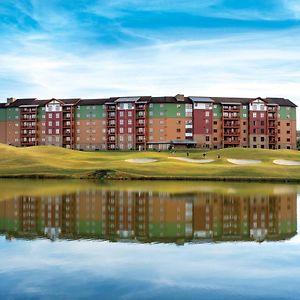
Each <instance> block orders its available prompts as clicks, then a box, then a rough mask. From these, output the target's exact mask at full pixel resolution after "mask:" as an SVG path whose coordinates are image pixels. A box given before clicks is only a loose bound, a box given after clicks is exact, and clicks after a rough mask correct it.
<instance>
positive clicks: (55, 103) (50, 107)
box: [45, 98, 64, 112]
mask: <svg viewBox="0 0 300 300" xmlns="http://www.w3.org/2000/svg"><path fill="white" fill-rule="evenodd" d="M63 104H64V103H63V102H62V101H60V100H57V99H54V98H53V99H51V100H49V102H47V103H46V105H45V110H46V112H60V111H62V106H63Z"/></svg>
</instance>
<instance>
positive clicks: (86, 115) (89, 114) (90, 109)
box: [75, 105, 106, 120]
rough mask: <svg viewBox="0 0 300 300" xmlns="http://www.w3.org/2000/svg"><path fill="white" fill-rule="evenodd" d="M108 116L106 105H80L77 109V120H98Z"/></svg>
mask: <svg viewBox="0 0 300 300" xmlns="http://www.w3.org/2000/svg"><path fill="white" fill-rule="evenodd" d="M105 117H106V112H105V105H90V106H85V105H84V106H78V107H76V109H75V119H76V120H98V119H103V118H105Z"/></svg>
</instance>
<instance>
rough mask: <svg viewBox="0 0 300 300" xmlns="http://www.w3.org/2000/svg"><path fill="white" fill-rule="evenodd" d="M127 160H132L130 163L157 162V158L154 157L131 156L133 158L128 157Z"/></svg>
mask: <svg viewBox="0 0 300 300" xmlns="http://www.w3.org/2000/svg"><path fill="white" fill-rule="evenodd" d="M125 161H127V162H130V163H135V164H149V163H153V162H156V161H157V159H152V158H131V159H126V160H125Z"/></svg>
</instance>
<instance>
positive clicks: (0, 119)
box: [0, 107, 6, 122]
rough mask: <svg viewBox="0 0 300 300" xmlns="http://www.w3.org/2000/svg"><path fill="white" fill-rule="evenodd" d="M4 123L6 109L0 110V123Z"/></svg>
mask: <svg viewBox="0 0 300 300" xmlns="http://www.w3.org/2000/svg"><path fill="white" fill-rule="evenodd" d="M3 121H6V108H5V107H3V108H0V122H3Z"/></svg>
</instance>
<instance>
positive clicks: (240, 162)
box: [227, 159, 262, 165]
mask: <svg viewBox="0 0 300 300" xmlns="http://www.w3.org/2000/svg"><path fill="white" fill-rule="evenodd" d="M227 161H228V162H230V163H232V164H235V165H253V164H260V163H261V162H262V161H261V160H255V159H227Z"/></svg>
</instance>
